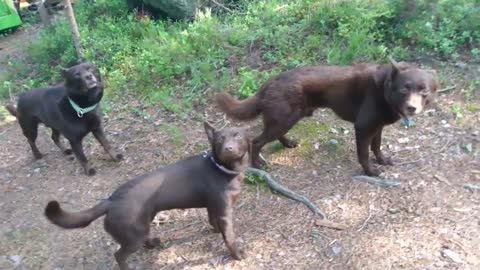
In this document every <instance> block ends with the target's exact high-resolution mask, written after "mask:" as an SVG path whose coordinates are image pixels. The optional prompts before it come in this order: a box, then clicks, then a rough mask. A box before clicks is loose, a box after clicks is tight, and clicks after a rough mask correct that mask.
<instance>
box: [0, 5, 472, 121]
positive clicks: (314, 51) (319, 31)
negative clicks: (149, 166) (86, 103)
mask: <svg viewBox="0 0 480 270" xmlns="http://www.w3.org/2000/svg"><path fill="white" fill-rule="evenodd" d="M228 3H229V8H231V9H233V11H232V12H226V11H225V10H223V12H219V11H218V10H215V12H214V13H212V12H211V11H210V10H208V9H207V10H204V11H203V12H200V13H199V14H198V15H197V16H196V19H195V20H194V21H191V22H186V21H175V22H172V21H153V20H151V19H149V18H147V17H139V16H136V15H135V14H132V13H128V11H127V7H126V3H125V0H96V1H94V2H91V1H79V2H78V3H76V4H75V14H76V17H77V21H78V25H79V28H80V29H79V30H80V34H81V36H82V45H83V47H84V54H85V56H86V58H87V59H89V60H90V61H93V62H94V63H95V64H97V65H98V66H99V67H100V69H101V71H102V74H103V77H104V79H105V81H106V87H107V89H106V90H107V97H108V98H112V97H115V96H121V95H125V94H134V95H137V96H139V97H141V98H143V100H145V101H146V102H150V103H155V104H159V105H160V106H161V107H162V108H164V109H166V110H169V111H172V112H175V113H182V112H185V111H188V110H190V108H191V107H192V105H191V104H192V101H194V100H201V98H202V97H203V96H204V94H205V93H207V92H212V91H233V92H235V94H237V95H239V96H242V97H246V96H250V95H252V94H254V93H255V92H256V91H257V90H258V88H259V87H260V85H261V84H262V83H263V82H264V81H266V80H267V79H268V78H269V77H270V76H271V75H273V74H277V73H279V72H281V71H283V70H285V69H289V68H293V67H296V66H301V65H308V64H318V63H325V62H327V63H330V64H350V63H352V62H360V61H376V62H382V61H384V59H385V58H386V56H387V55H393V56H394V57H396V58H399V59H404V58H406V57H408V56H409V54H411V53H412V52H414V51H416V50H425V51H433V52H436V53H437V54H438V55H440V56H444V57H447V58H448V57H453V58H454V57H456V56H457V55H459V54H461V53H467V54H469V55H470V56H471V57H474V58H475V57H476V58H477V59H478V58H479V57H480V49H479V47H480V46H479V39H480V36H479V35H480V31H478V29H480V25H479V24H480V18H479V16H480V15H479V14H480V10H479V6H480V5H478V1H477V0H420V1H413V0H388V1H380V0H368V1H362V0H351V1H342V0H333V1H316V0H298V1H293V0H269V1H267V0H260V1H249V0H236V1H233V0H232V1H229V2H228ZM412 46H413V47H412ZM76 61H77V60H76V57H75V50H74V47H73V42H72V39H71V34H70V30H69V26H68V23H67V22H66V21H65V20H57V22H56V23H55V24H54V25H51V26H48V27H45V28H43V29H42V30H40V33H39V36H38V38H36V39H35V40H32V41H31V42H30V44H28V46H27V54H26V57H25V58H24V59H15V61H13V59H10V62H9V63H8V65H7V71H6V74H5V77H4V78H5V79H6V81H8V82H9V85H8V88H9V89H11V90H12V91H13V92H18V91H21V90H23V89H26V88H31V87H37V86H45V85H48V84H52V83H55V82H57V81H59V80H60V79H61V78H60V72H59V68H60V67H61V66H69V65H72V64H74V63H76ZM8 88H7V87H6V85H5V84H3V85H0V96H1V97H6V96H8Z"/></svg>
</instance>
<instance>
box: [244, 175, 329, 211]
mask: <svg viewBox="0 0 480 270" xmlns="http://www.w3.org/2000/svg"><path fill="white" fill-rule="evenodd" d="M245 172H247V173H252V174H256V175H259V176H260V177H262V178H263V179H264V180H265V183H267V185H268V187H269V188H270V189H272V190H273V191H275V192H277V193H280V194H282V195H283V196H285V197H287V198H290V199H292V200H294V201H297V202H301V203H303V204H304V205H305V206H307V207H308V209H310V211H312V212H313V213H314V214H316V215H318V216H320V218H322V219H326V218H327V216H326V215H325V213H323V212H322V210H320V208H318V207H317V206H316V205H315V204H314V203H312V202H311V201H310V200H309V199H308V198H307V197H305V196H303V195H300V194H297V193H295V192H293V191H291V190H290V189H288V188H286V187H284V186H282V185H281V184H279V183H278V182H277V181H275V179H273V177H272V176H271V175H270V174H269V173H267V172H266V171H262V170H259V169H255V168H248V169H247V170H246V171H245Z"/></svg>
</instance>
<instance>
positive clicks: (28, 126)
mask: <svg viewBox="0 0 480 270" xmlns="http://www.w3.org/2000/svg"><path fill="white" fill-rule="evenodd" d="M63 77H64V80H65V82H64V83H63V84H62V85H61V86H56V87H50V88H40V89H33V90H30V91H26V92H23V93H22V94H20V97H19V98H18V103H17V108H15V107H14V106H12V105H8V106H6V108H7V110H8V111H9V112H10V113H11V114H12V115H14V116H16V117H17V119H18V123H19V124H20V127H21V128H22V131H23V134H24V135H25V137H27V139H28V143H29V144H30V147H31V148H32V152H33V155H34V157H35V158H36V159H40V158H42V154H41V153H40V151H39V150H38V148H37V145H36V144H35V140H36V139H37V130H38V124H40V123H43V124H44V125H45V126H47V127H49V128H51V129H52V140H53V142H54V143H55V144H56V145H57V146H58V148H60V150H62V152H63V153H64V154H66V155H70V154H72V150H73V153H74V154H75V156H76V157H77V159H78V161H79V162H80V164H81V165H82V167H83V169H84V171H85V173H86V174H88V175H94V174H95V169H94V168H91V167H90V165H89V163H88V161H87V158H86V157H85V154H84V153H83V147H82V140H83V138H84V137H85V136H86V135H87V134H88V133H90V132H92V133H93V135H94V136H95V138H96V139H97V140H98V141H99V142H100V144H101V145H102V146H103V148H104V149H105V151H106V152H107V153H108V154H109V155H110V157H111V158H112V159H113V160H115V161H119V160H121V159H122V157H123V156H122V155H121V154H117V153H116V152H115V151H114V150H113V149H112V147H111V146H110V144H109V143H108V141H107V139H106V138H105V134H104V132H103V128H102V117H101V111H100V107H99V106H98V103H99V102H100V100H101V99H102V96H103V83H102V79H101V77H100V72H99V71H98V69H97V68H96V67H95V66H94V65H93V64H91V63H82V64H79V65H76V66H73V67H71V68H68V69H64V70H63ZM60 134H62V135H63V136H65V138H67V140H68V141H69V142H70V145H71V146H72V150H70V149H66V148H65V147H64V146H63V144H62V142H61V141H60Z"/></svg>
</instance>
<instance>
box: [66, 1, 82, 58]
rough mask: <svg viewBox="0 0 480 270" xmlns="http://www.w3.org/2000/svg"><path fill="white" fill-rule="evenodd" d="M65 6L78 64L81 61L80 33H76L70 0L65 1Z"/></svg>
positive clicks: (76, 27)
mask: <svg viewBox="0 0 480 270" xmlns="http://www.w3.org/2000/svg"><path fill="white" fill-rule="evenodd" d="M65 4H66V6H67V16H68V21H69V22H70V29H71V30H72V35H73V42H74V43H75V49H76V51H77V57H78V60H79V62H81V61H83V54H82V45H81V44H80V33H79V32H78V26H77V21H76V20H75V14H74V13H73V8H72V3H71V2H70V0H65Z"/></svg>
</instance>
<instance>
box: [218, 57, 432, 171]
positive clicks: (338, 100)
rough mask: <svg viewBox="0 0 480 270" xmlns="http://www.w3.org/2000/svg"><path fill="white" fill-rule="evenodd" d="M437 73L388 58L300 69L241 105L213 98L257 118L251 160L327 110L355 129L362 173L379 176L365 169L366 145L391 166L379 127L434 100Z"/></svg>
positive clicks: (233, 112) (232, 111)
mask: <svg viewBox="0 0 480 270" xmlns="http://www.w3.org/2000/svg"><path fill="white" fill-rule="evenodd" d="M437 87H438V83H437V75H436V72H435V71H433V70H422V69H419V68H417V67H414V66H412V65H408V64H406V63H396V62H395V61H394V60H393V59H391V64H387V65H366V64H363V65H355V66H314V67H300V68H297V69H293V70H290V71H286V72H284V73H281V74H280V75H278V76H275V77H273V78H271V79H269V80H268V81H267V82H266V83H265V84H264V85H263V86H262V88H261V89H260V91H258V93H257V94H256V95H255V96H253V97H250V98H248V99H246V100H243V101H238V100H236V99H234V98H233V97H232V96H231V95H229V94H227V93H220V94H218V96H217V103H218V105H219V106H220V108H221V109H222V110H223V111H224V112H225V113H226V114H227V115H229V116H231V117H234V118H236V119H239V120H249V119H253V118H254V117H256V116H258V115H259V114H263V123H264V129H263V133H262V134H261V135H260V136H258V137H256V138H255V139H254V140H253V141H252V162H253V165H254V166H255V167H259V166H261V165H262V162H261V160H260V158H259V153H260V150H261V148H262V147H263V146H264V145H265V144H267V143H269V142H271V141H273V140H275V139H278V140H279V141H280V142H281V143H282V144H283V145H284V146H285V147H289V148H292V147H295V146H296V145H297V144H296V142H294V141H292V140H290V139H287V138H286V137H285V134H286V133H287V132H288V131H289V130H290V129H291V128H292V127H293V126H294V125H295V124H296V123H297V122H298V121H299V120H300V119H301V118H303V117H306V116H311V115H312V114H313V112H314V110H315V109H317V108H320V107H328V108H331V109H332V110H333V111H334V112H335V113H336V114H337V115H338V116H339V117H340V118H342V119H343V120H346V121H349V122H353V123H354V125H355V138H356V143H357V154H358V160H359V162H360V164H361V165H362V167H363V169H364V171H365V173H366V174H367V175H373V176H376V175H379V174H380V170H378V169H377V168H374V167H372V166H371V165H370V163H369V159H368V147H369V146H370V147H371V150H372V151H373V153H374V155H375V157H376V158H377V161H378V162H379V163H380V164H382V165H392V164H393V163H392V161H391V159H390V158H387V157H385V156H384V155H383V154H382V151H381V150H380V144H381V140H382V129H383V127H384V126H385V125H389V124H392V123H394V122H396V121H397V120H399V119H400V117H408V116H412V115H415V114H418V113H420V112H421V111H422V110H423V108H424V107H425V106H426V105H428V104H429V103H430V102H431V101H432V100H433V99H434V96H435V92H436V90H437Z"/></svg>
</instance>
